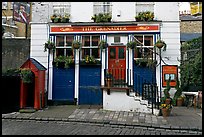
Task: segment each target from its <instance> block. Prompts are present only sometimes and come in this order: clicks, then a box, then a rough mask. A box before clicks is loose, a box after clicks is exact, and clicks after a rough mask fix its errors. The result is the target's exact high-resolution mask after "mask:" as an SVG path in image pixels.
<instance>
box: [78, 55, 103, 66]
mask: <svg viewBox="0 0 204 137" xmlns="http://www.w3.org/2000/svg"><path fill="white" fill-rule="evenodd" d="M97 64H100V61H99V60H96V59H95V58H94V56H89V55H86V57H85V59H84V60H82V61H81V65H97Z"/></svg>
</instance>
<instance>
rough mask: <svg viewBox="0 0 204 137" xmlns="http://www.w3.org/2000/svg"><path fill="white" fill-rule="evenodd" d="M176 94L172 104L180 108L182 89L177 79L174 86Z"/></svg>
mask: <svg viewBox="0 0 204 137" xmlns="http://www.w3.org/2000/svg"><path fill="white" fill-rule="evenodd" d="M175 89H176V92H175V93H174V97H173V104H174V105H177V106H182V105H183V97H182V96H181V95H182V89H181V87H180V82H179V80H178V78H177V80H176V86H175Z"/></svg>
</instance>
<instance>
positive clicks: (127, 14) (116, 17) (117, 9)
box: [112, 2, 135, 21]
mask: <svg viewBox="0 0 204 137" xmlns="http://www.w3.org/2000/svg"><path fill="white" fill-rule="evenodd" d="M112 5H113V6H112V21H135V2H112Z"/></svg>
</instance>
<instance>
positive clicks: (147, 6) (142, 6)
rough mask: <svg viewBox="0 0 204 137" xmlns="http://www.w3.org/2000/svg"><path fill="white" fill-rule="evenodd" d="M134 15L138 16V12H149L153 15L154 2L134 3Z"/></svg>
mask: <svg viewBox="0 0 204 137" xmlns="http://www.w3.org/2000/svg"><path fill="white" fill-rule="evenodd" d="M135 6H136V8H135V9H136V15H138V14H139V12H144V11H151V12H153V13H154V2H136V3H135Z"/></svg>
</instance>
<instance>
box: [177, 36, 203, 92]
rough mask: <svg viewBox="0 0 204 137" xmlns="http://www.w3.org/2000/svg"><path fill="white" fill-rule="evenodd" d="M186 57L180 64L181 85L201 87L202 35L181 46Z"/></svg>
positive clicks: (184, 86) (184, 87) (183, 86)
mask: <svg viewBox="0 0 204 137" xmlns="http://www.w3.org/2000/svg"><path fill="white" fill-rule="evenodd" d="M181 51H182V53H187V59H186V60H183V61H182V62H181V65H180V74H181V87H182V89H188V88H189V86H193V87H202V37H200V38H196V39H193V40H191V41H187V42H186V43H184V44H183V45H182V47H181Z"/></svg>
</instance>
